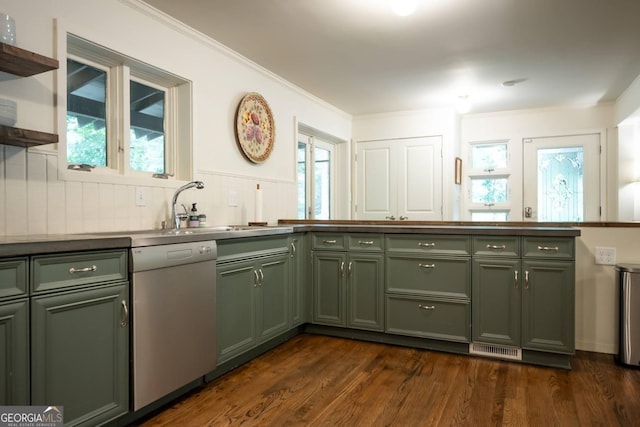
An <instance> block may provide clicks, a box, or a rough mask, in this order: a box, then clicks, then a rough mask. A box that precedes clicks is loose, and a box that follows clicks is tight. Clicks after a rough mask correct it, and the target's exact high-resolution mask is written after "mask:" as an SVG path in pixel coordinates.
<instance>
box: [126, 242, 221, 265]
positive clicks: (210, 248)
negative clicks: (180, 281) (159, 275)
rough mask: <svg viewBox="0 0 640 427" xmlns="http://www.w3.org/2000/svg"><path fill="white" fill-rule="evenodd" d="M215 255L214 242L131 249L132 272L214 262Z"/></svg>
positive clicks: (216, 253)
mask: <svg viewBox="0 0 640 427" xmlns="http://www.w3.org/2000/svg"><path fill="white" fill-rule="evenodd" d="M217 255H218V247H217V245H216V241H215V240H207V241H203V242H189V243H175V244H170V245H158V246H144V247H138V248H132V249H131V260H132V271H133V272H134V273H135V272H138V271H147V270H155V269H158V268H166V267H174V266H176V265H183V264H192V263H196V262H203V261H211V260H215V259H216V258H217Z"/></svg>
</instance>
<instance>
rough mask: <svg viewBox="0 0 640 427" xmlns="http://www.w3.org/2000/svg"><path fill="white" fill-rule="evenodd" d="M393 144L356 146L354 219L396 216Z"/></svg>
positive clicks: (362, 144)
mask: <svg viewBox="0 0 640 427" xmlns="http://www.w3.org/2000/svg"><path fill="white" fill-rule="evenodd" d="M392 144H393V141H366V142H358V143H357V144H356V150H357V151H356V152H357V156H358V157H357V159H358V162H357V178H358V191H357V197H358V199H357V212H356V214H357V217H358V218H359V219H386V218H389V217H391V216H395V215H396V210H397V205H396V203H397V198H396V190H397V189H396V186H397V185H396V176H397V175H398V172H397V168H398V165H397V162H396V161H395V158H394V157H393V154H392V149H393V146H392Z"/></svg>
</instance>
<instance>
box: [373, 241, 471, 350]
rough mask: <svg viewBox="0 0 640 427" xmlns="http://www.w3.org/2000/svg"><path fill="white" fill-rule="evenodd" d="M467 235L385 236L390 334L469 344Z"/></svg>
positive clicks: (469, 267)
mask: <svg viewBox="0 0 640 427" xmlns="http://www.w3.org/2000/svg"><path fill="white" fill-rule="evenodd" d="M470 246H471V244H470V238H469V236H466V235H430V234H389V235H387V236H386V242H385V247H386V270H385V271H386V280H385V282H386V285H385V295H386V296H385V298H386V332H387V333H389V334H395V335H405V336H414V337H420V338H429V339H434V340H442V341H451V342H457V343H467V342H469V341H470V338H471V328H470V325H471V318H470V317H471V309H470V304H471V303H470V298H471V256H470V251H471V249H470Z"/></svg>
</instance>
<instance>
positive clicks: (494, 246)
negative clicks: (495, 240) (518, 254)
mask: <svg viewBox="0 0 640 427" xmlns="http://www.w3.org/2000/svg"><path fill="white" fill-rule="evenodd" d="M487 249H507V245H487Z"/></svg>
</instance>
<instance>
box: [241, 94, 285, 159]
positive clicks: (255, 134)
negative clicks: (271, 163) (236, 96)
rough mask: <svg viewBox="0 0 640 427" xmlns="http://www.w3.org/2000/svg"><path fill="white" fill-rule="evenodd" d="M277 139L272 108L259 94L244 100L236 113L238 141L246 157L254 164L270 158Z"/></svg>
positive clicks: (247, 95)
mask: <svg viewBox="0 0 640 427" xmlns="http://www.w3.org/2000/svg"><path fill="white" fill-rule="evenodd" d="M275 138H276V127H275V123H274V122H273V115H272V114H271V108H269V104H267V101H265V99H264V98H263V97H262V95H260V94H259V93H255V92H251V93H248V94H246V95H245V96H244V98H242V100H241V101H240V104H239V105H238V111H237V112H236V139H237V140H238V145H239V146H240V149H241V150H242V152H243V153H244V155H245V156H246V157H247V159H249V160H250V161H252V162H253V163H262V162H264V161H265V160H267V159H268V158H269V156H270V155H271V150H272V149H273V143H274V140H275Z"/></svg>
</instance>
